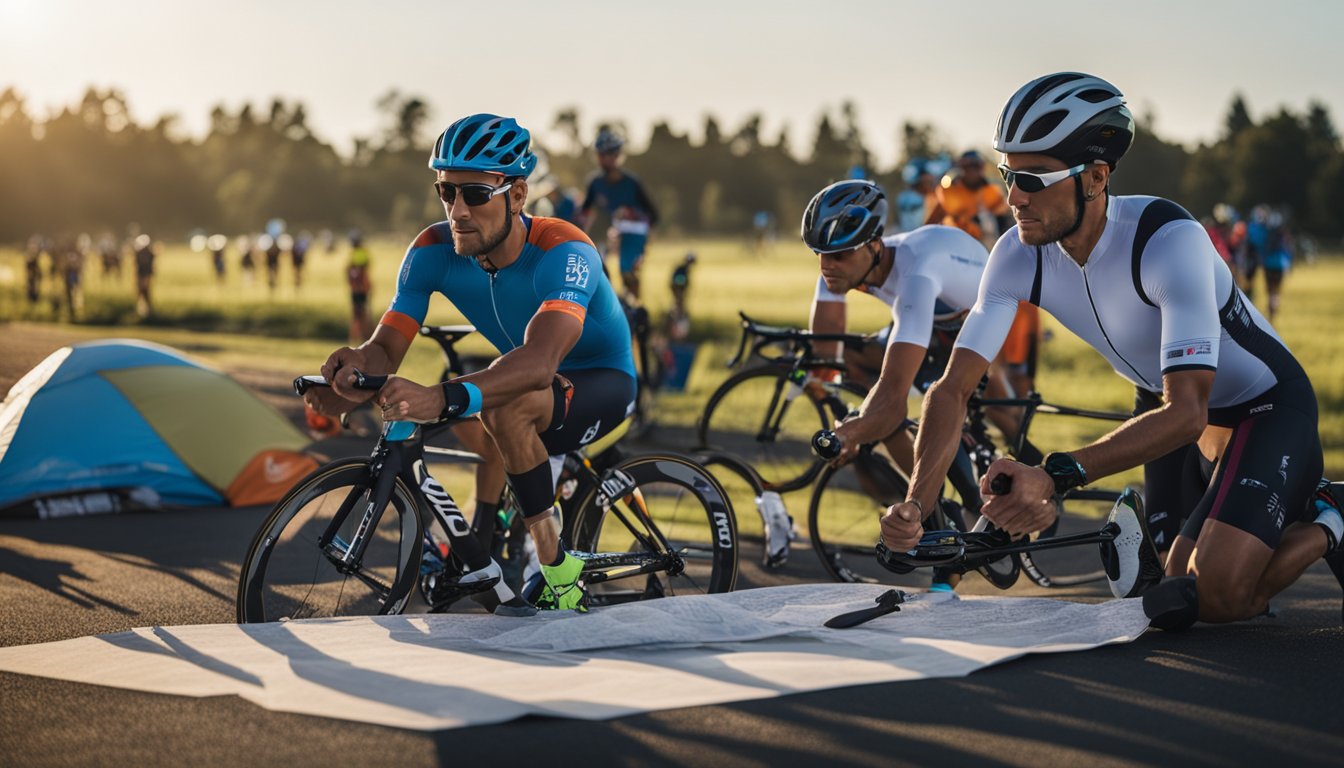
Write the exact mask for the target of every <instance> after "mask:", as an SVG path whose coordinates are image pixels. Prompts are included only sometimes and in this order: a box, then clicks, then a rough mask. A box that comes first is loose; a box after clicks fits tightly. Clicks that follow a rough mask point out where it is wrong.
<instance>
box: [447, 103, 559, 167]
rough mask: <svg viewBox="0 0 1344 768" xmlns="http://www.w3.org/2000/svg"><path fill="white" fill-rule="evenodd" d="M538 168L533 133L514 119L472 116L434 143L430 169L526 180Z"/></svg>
mask: <svg viewBox="0 0 1344 768" xmlns="http://www.w3.org/2000/svg"><path fill="white" fill-rule="evenodd" d="M536 166H537V156H536V154H535V153H534V152H533V151H532V134H530V133H528V131H527V129H526V128H524V127H522V126H520V125H518V123H517V121H515V120H514V119H513V118H511V117H500V116H498V115H487V114H479V115H470V116H468V117H464V118H462V119H461V120H458V121H457V122H455V123H453V124H452V125H450V126H448V129H447V130H445V131H444V132H443V133H441V134H439V140H438V141H436V142H434V153H433V154H432V155H430V156H429V167H430V168H432V169H434V170H436V171H478V172H481V173H498V174H500V175H503V176H508V177H513V176H521V177H522V178H527V177H528V176H529V175H531V173H532V169H534V168H536Z"/></svg>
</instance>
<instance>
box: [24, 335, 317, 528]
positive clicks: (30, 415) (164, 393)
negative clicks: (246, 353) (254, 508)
mask: <svg viewBox="0 0 1344 768" xmlns="http://www.w3.org/2000/svg"><path fill="white" fill-rule="evenodd" d="M306 443H307V440H306V439H305V437H304V436H303V434H302V433H300V432H299V431H298V430H297V429H295V428H294V427H293V426H292V425H290V424H289V423H288V422H287V421H286V420H285V419H284V417H282V416H281V415H280V414H278V413H276V412H275V410H274V409H272V408H270V407H269V406H267V405H265V404H263V403H262V402H260V401H259V400H257V399H256V398H255V397H253V396H252V394H251V393H249V392H248V391H247V390H246V389H244V388H243V387H242V386H241V385H239V384H238V383H237V382H235V381H233V380H232V379H230V378H229V377H227V376H225V375H223V374H221V373H219V372H217V371H214V370H211V369H209V368H206V367H204V366H201V365H199V364H197V363H195V362H192V361H191V360H189V359H187V358H186V357H185V356H183V355H182V354H180V353H178V352H177V351H175V350H172V349H169V348H167V347H162V346H159V345H156V344H151V343H148V342H141V341H132V340H124V339H119V340H111V341H100V342H93V343H89V344H81V345H78V346H74V347H65V348H63V349H61V350H58V351H57V352H54V353H52V355H51V356H49V357H48V358H47V359H46V360H44V361H43V362H42V363H41V364H39V365H38V366H37V367H36V368H34V369H33V370H32V371H30V372H29V373H28V374H27V375H26V376H24V377H23V379H21V380H20V381H19V382H18V383H17V384H15V385H14V387H13V389H11V390H10V393H9V396H8V397H6V398H5V401H4V403H3V404H2V405H0V511H4V512H10V513H14V512H18V513H25V512H27V513H36V514H37V515H39V516H41V517H54V516H64V515H78V514H93V513H100V512H115V511H119V510H121V509H125V508H137V507H141V508H143V507H149V508H154V507H161V506H199V505H222V504H228V503H238V502H239V501H240V500H241V501H243V502H244V503H259V501H264V500H274V499H275V498H276V497H278V496H279V495H280V494H282V493H283V492H284V490H285V489H287V488H288V487H289V486H290V485H291V484H292V483H293V481H294V480H296V479H297V478H298V477H301V476H302V475H303V474H304V473H306V472H307V471H310V470H311V469H312V468H313V467H314V466H315V463H314V462H313V461H312V459H310V458H309V457H307V456H304V455H303V454H299V453H294V452H295V451H299V450H301V449H302V448H303V447H304V446H305V445H306ZM263 469H264V470H265V471H262V470H263ZM263 486H265V487H263ZM270 486H274V487H273V488H272V487H270ZM259 492H260V497H264V498H260V497H259Z"/></svg>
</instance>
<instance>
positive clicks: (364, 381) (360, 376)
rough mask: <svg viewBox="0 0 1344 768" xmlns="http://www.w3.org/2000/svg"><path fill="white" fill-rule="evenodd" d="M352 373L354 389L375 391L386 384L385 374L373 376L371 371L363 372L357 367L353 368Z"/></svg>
mask: <svg viewBox="0 0 1344 768" xmlns="http://www.w3.org/2000/svg"><path fill="white" fill-rule="evenodd" d="M354 373H355V389H363V390H370V391H373V392H377V391H378V390H380V389H382V388H383V385H385V384H387V377H386V376H374V375H373V374H371V373H364V372H363V371H361V370H359V369H355V371H354Z"/></svg>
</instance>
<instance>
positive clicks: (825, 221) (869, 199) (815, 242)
mask: <svg viewBox="0 0 1344 768" xmlns="http://www.w3.org/2000/svg"><path fill="white" fill-rule="evenodd" d="M886 226H887V196H886V194H885V193H884V192H883V191H882V188H881V187H879V186H878V185H876V184H874V183H873V182H871V181H866V180H862V181H837V182H836V183H834V184H832V185H830V186H829V187H826V188H825V189H823V190H821V191H820V192H818V193H817V195H816V197H813V198H812V202H810V203H808V204H807V210H805V211H803V226H802V235H803V242H804V243H806V244H807V247H808V248H811V249H812V250H813V251H815V252H816V253H839V252H840V251H847V250H850V249H851V248H858V247H859V246H861V245H863V244H864V243H867V242H869V241H871V240H873V239H874V238H878V237H881V236H882V232H883V230H884V229H886Z"/></svg>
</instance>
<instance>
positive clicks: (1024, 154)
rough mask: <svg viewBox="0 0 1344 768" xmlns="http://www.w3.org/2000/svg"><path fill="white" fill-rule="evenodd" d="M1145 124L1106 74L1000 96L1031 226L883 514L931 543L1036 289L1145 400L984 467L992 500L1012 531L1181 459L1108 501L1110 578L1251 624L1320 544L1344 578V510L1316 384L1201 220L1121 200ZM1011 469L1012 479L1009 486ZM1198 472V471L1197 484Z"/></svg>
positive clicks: (992, 282)
mask: <svg viewBox="0 0 1344 768" xmlns="http://www.w3.org/2000/svg"><path fill="white" fill-rule="evenodd" d="M1133 138H1134V120H1133V116H1132V115H1131V114H1130V112H1129V109H1128V108H1127V107H1126V106H1125V100H1124V97H1123V96H1122V95H1121V93H1120V92H1119V91H1118V90H1117V89H1116V88H1115V86H1113V85H1111V84H1110V83H1108V82H1106V81H1105V80H1102V79H1100V78H1097V77H1093V76H1090V75H1085V74H1081V73H1077V72H1060V73H1057V74H1053V75H1047V76H1045V77H1042V78H1038V79H1037V80H1034V81H1032V82H1030V83H1028V84H1027V85H1025V86H1023V87H1022V88H1021V89H1020V90H1018V92H1017V93H1016V94H1014V95H1013V97H1012V98H1011V99H1009V101H1008V103H1007V104H1006V105H1005V106H1004V109H1003V112H1002V114H1001V116H1000V118H999V124H998V130H997V132H996V135H995V139H994V146H995V149H997V150H999V151H1000V152H1002V153H1004V162H1003V164H1001V165H1000V166H999V169H1000V172H1001V173H1002V174H1003V176H1004V180H1005V182H1007V184H1008V188H1009V202H1010V204H1011V206H1012V210H1013V217H1014V218H1015V219H1016V221H1017V226H1016V227H1014V228H1013V229H1011V230H1009V231H1008V232H1007V233H1005V234H1004V235H1003V236H1002V237H1000V238H999V241H998V243H997V244H996V245H995V246H994V250H993V252H992V253H991V254H990V257H989V262H988V264H987V265H986V267H985V274H984V278H983V279H982V280H981V282H980V290H979V295H978V297H977V299H976V303H975V306H974V307H973V308H972V310H971V313H970V315H969V316H968V317H967V319H966V322H965V325H964V326H963V327H962V331H961V334H960V335H959V336H958V338H957V342H956V345H955V349H954V350H953V352H952V357H951V361H950V362H949V364H948V367H947V371H946V372H945V373H944V374H943V377H942V378H941V379H939V381H938V382H937V383H935V384H934V386H933V387H932V388H931V389H930V390H929V393H928V395H927V397H926V398H925V400H924V412H923V418H922V419H921V422H920V427H919V434H918V437H917V438H916V441H915V456H916V463H915V472H914V476H913V477H912V479H911V483H910V491H909V496H908V498H907V501H905V502H903V503H901V504H897V505H894V506H893V507H891V508H890V509H889V510H888V512H887V514H886V515H885V516H884V518H883V520H882V539H883V543H884V544H885V545H886V546H887V547H889V548H892V549H897V550H904V549H909V548H910V547H911V546H913V545H914V544H915V543H916V542H917V541H918V540H919V537H920V528H921V526H920V519H921V518H922V517H923V515H922V514H921V511H922V509H929V508H931V507H932V505H933V504H934V503H935V502H936V501H937V499H938V492H939V489H940V487H941V485H942V482H943V477H944V475H945V473H946V470H947V467H948V465H949V464H950V463H951V461H952V458H953V456H954V454H955V452H956V448H957V443H958V440H959V438H960V436H961V424H962V420H963V419H964V417H965V409H966V401H967V399H968V398H969V397H970V395H971V393H972V392H973V391H974V389H975V385H976V383H977V382H978V381H979V380H980V376H981V375H982V374H983V373H984V371H985V369H986V368H987V367H988V365H989V361H990V360H992V359H993V358H994V356H995V354H996V353H997V352H998V350H999V347H1000V346H1001V345H1002V343H1003V341H1004V339H1005V337H1006V336H1007V334H1008V330H1009V327H1010V326H1011V325H1012V319H1013V316H1014V315H1015V314H1016V312H1017V307H1018V302H1019V301H1029V302H1031V303H1032V304H1035V305H1037V306H1039V307H1041V308H1042V309H1045V310H1046V311H1047V312H1049V313H1050V314H1051V315H1053V316H1054V317H1055V318H1056V319H1057V320H1059V322H1060V323H1061V324H1063V325H1064V326H1065V327H1067V328H1069V329H1070V330H1071V331H1073V332H1074V333H1076V334H1077V335H1078V336H1079V337H1080V338H1082V339H1083V340H1084V341H1086V342H1087V343H1088V344H1089V345H1091V346H1092V347H1093V348H1094V349H1096V350H1097V351H1098V352H1099V353H1100V354H1101V355H1102V356H1103V357H1105V358H1106V359H1107V361H1108V362H1109V363H1110V364H1111V366H1112V367H1113V368H1114V369H1115V371H1116V373H1118V374H1119V375H1120V376H1122V377H1124V378H1126V379H1127V380H1129V381H1130V382H1132V383H1133V384H1134V385H1135V387H1136V388H1137V389H1138V402H1137V403H1136V408H1135V414H1134V417H1133V418H1131V419H1130V420H1128V421H1126V422H1125V423H1123V424H1122V425H1121V426H1119V427H1118V428H1117V429H1115V430H1114V431H1113V432H1111V433H1110V434H1108V435H1105V436H1104V437H1102V438H1100V439H1099V440H1097V441H1094V442H1092V443H1091V444H1089V445H1086V446H1083V447H1080V448H1078V449H1077V450H1075V451H1072V452H1070V453H1054V454H1050V455H1049V456H1047V457H1045V460H1044V462H1042V464H1041V465H1040V466H1039V467H1032V466H1027V465H1024V464H1020V463H1017V462H1014V461H1009V460H1004V459H1001V460H999V461H996V462H995V463H994V464H993V465H991V466H990V468H989V470H988V471H987V472H986V475H985V477H984V478H983V479H982V482H981V490H982V491H983V492H984V493H985V494H986V495H987V497H988V499H989V500H988V501H987V502H986V504H985V506H984V508H983V510H982V512H983V514H984V515H985V516H986V517H988V518H989V519H990V520H991V521H993V522H994V523H995V524H996V525H997V526H998V527H999V528H1001V529H1002V530H1004V531H1006V532H1007V533H1009V534H1014V535H1016V534H1024V533H1029V532H1034V531H1039V530H1042V529H1043V528H1045V527H1046V526H1047V525H1049V524H1050V523H1051V522H1052V521H1053V520H1054V518H1055V516H1056V514H1057V507H1056V505H1055V503H1054V501H1053V500H1054V499H1055V498H1057V497H1058V496H1059V495H1062V494H1064V493H1066V492H1068V491H1069V490H1071V489H1073V488H1076V487H1079V486H1082V485H1085V484H1087V483H1089V482H1091V481H1093V480H1096V479H1098V478H1101V477H1105V476H1107V475H1110V474H1113V473H1116V472H1120V471H1123V470H1126V469H1129V468H1131V467H1136V466H1139V465H1143V464H1145V463H1147V464H1149V465H1150V468H1151V465H1152V464H1153V463H1162V462H1165V461H1167V460H1168V459H1171V458H1173V457H1174V458H1175V459H1176V460H1177V461H1178V462H1179V464H1178V468H1179V467H1180V466H1181V465H1183V466H1184V468H1185V472H1184V474H1182V473H1180V472H1178V473H1177V475H1176V476H1175V477H1174V478H1170V479H1169V481H1168V482H1165V483H1161V484H1156V485H1155V484H1154V483H1153V482H1152V475H1151V473H1150V474H1149V477H1148V480H1149V483H1148V489H1149V490H1148V504H1146V505H1142V504H1134V503H1132V502H1130V503H1126V501H1125V498H1122V499H1121V503H1118V504H1117V506H1116V509H1115V511H1113V513H1112V520H1113V521H1114V522H1116V523H1118V524H1119V525H1120V527H1121V534H1120V535H1119V536H1118V537H1117V538H1116V540H1115V541H1114V542H1113V543H1111V544H1107V545H1104V546H1103V560H1104V562H1105V564H1106V571H1107V576H1108V577H1110V580H1111V589H1112V592H1113V593H1114V594H1115V595H1116V596H1118V597H1135V596H1138V595H1141V594H1142V595H1143V599H1144V608H1145V611H1146V612H1147V614H1148V616H1149V618H1150V619H1151V620H1152V623H1153V626H1157V627H1160V628H1163V629H1183V628H1185V627H1188V626H1190V625H1191V624H1193V623H1194V622H1195V621H1207V622H1228V621H1237V620H1241V619H1247V618H1250V617H1252V616H1255V615H1257V614H1260V613H1262V612H1264V611H1265V610H1266V608H1267V606H1268V602H1269V599H1270V598H1271V597H1273V596H1274V595H1275V594H1277V593H1278V592H1279V591H1281V590H1283V589H1284V588H1286V587H1287V586H1288V585H1290V584H1292V583H1293V582H1294V581H1295V580H1296V579H1297V578H1298V576H1299V575H1301V573H1302V572H1303V570H1305V569H1306V568H1307V567H1308V566H1309V565H1311V564H1312V563H1313V562H1314V561H1315V560H1316V559H1317V558H1321V557H1324V558H1325V560H1326V562H1327V563H1328V564H1329V565H1330V567H1331V569H1332V570H1333V571H1334V573H1335V575H1336V577H1337V578H1340V580H1341V583H1344V545H1341V541H1342V540H1344V518H1341V516H1340V512H1339V504H1338V502H1337V501H1336V497H1337V496H1338V493H1337V491H1336V490H1332V488H1331V486H1330V485H1329V484H1328V483H1326V482H1325V481H1323V480H1321V470H1322V454H1321V442H1320V437H1319V433H1318V422H1317V405H1316V395H1315V392H1314V391H1313V389H1312V385H1311V382H1310V381H1309V380H1308V378H1307V375H1306V373H1305V372H1304V371H1303V369H1302V367H1301V365H1299V364H1298V362H1297V360H1296V359H1295V358H1294V357H1293V355H1292V353H1291V352H1290V351H1289V350H1288V348H1287V346H1286V345H1285V344H1284V343H1283V341H1282V339H1280V338H1279V337H1278V335H1277V334H1276V333H1275V332H1274V329H1273V328H1272V327H1271V326H1270V325H1269V323H1268V322H1267V321H1266V320H1265V318H1264V317H1263V316H1261V315H1260V313H1259V312H1257V311H1256V309H1255V307H1254V306H1253V305H1251V304H1250V302H1249V301H1247V299H1246V296H1245V294H1244V293H1242V291H1241V289H1240V288H1238V287H1237V285H1236V283H1235V281H1234V280H1233V276H1232V273H1231V272H1230V271H1229V269H1228V268H1227V264H1226V262H1224V261H1223V259H1222V258H1221V257H1220V256H1219V255H1218V253H1217V251H1215V250H1214V248H1213V244H1212V243H1211V242H1210V240H1209V238H1208V235H1207V234H1206V233H1205V232H1204V229H1203V227H1201V226H1200V225H1199V222H1197V221H1195V220H1194V218H1193V217H1191V216H1190V214H1189V213H1187V212H1186V211H1185V210H1184V209H1183V208H1181V207H1180V206H1178V205H1176V204H1175V203H1173V202H1171V201H1168V200H1163V199H1161V198H1155V197H1146V196H1138V195H1135V196H1124V197H1117V196H1113V195H1111V193H1110V175H1111V172H1112V170H1113V169H1114V167H1115V165H1116V163H1117V162H1119V160H1120V159H1121V158H1122V157H1123V156H1124V154H1125V152H1126V151H1128V149H1129V146H1130V144H1131V143H1132V141H1133ZM1211 460H1214V461H1216V463H1213V462H1212V461H1211ZM999 475H1007V476H1008V477H1009V478H1010V479H1011V484H1010V489H1009V490H1008V491H1007V492H1005V493H1000V494H995V493H993V491H992V490H991V488H992V486H991V483H992V482H993V481H995V480H997V479H998V476H999ZM1182 482H1185V483H1187V484H1189V485H1192V486H1194V493H1192V494H1191V497H1190V498H1188V499H1181V498H1179V495H1180V492H1181V488H1180V486H1181V485H1182ZM1338 487H1339V486H1338V485H1336V486H1334V488H1335V489H1338ZM1173 493H1174V494H1176V495H1177V496H1178V498H1177V499H1176V500H1170V499H1167V500H1164V499H1160V498H1158V497H1159V496H1170V495H1171V494H1173ZM1143 506H1147V507H1149V514H1148V516H1147V517H1146V519H1145V515H1144V514H1143V509H1142V507H1143ZM1153 506H1158V507H1159V508H1162V509H1164V511H1165V514H1166V515H1167V516H1169V517H1174V518H1176V519H1177V520H1179V519H1180V518H1185V522H1184V524H1183V526H1180V527H1179V528H1178V529H1177V528H1173V530H1179V534H1178V535H1177V536H1176V537H1175V541H1174V542H1173V543H1172V544H1171V549H1170V552H1169V554H1168V556H1167V560H1166V565H1165V574H1166V578H1165V579H1163V578H1162V574H1163V568H1162V565H1161V564H1160V562H1159V561H1158V555H1157V551H1156V548H1155V547H1154V546H1153V543H1152V539H1151V538H1150V536H1149V526H1151V525H1154V524H1156V525H1164V524H1165V521H1163V520H1159V519H1156V518H1155V517H1154V516H1152V513H1151V508H1152V507H1153Z"/></svg>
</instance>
